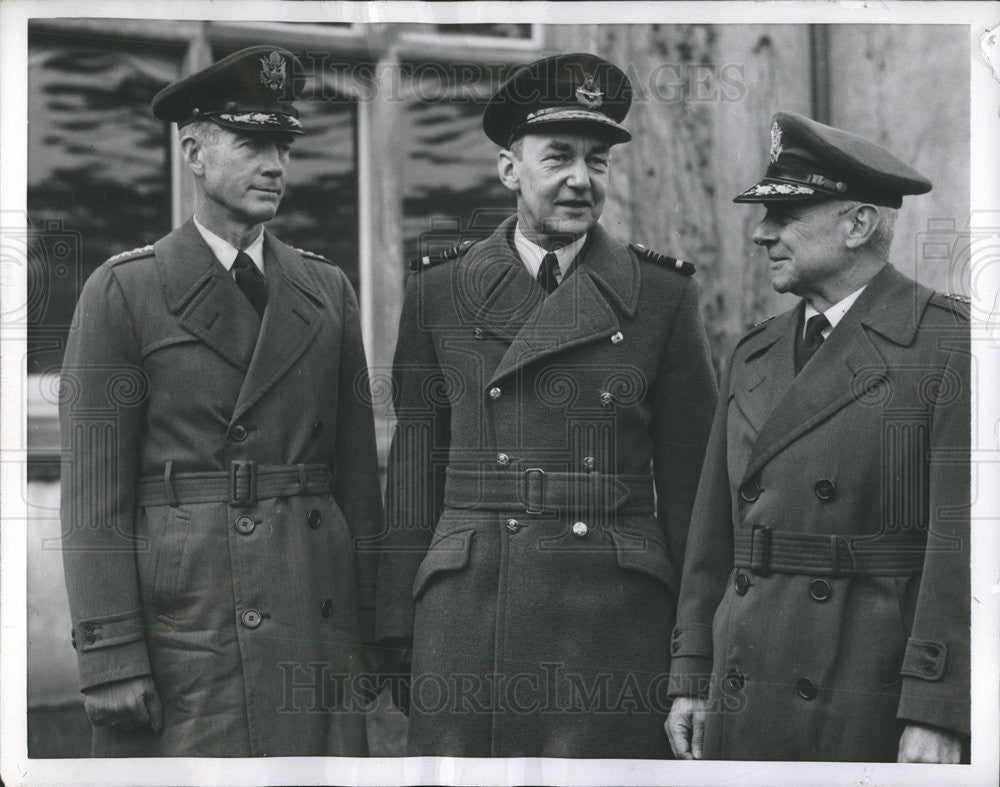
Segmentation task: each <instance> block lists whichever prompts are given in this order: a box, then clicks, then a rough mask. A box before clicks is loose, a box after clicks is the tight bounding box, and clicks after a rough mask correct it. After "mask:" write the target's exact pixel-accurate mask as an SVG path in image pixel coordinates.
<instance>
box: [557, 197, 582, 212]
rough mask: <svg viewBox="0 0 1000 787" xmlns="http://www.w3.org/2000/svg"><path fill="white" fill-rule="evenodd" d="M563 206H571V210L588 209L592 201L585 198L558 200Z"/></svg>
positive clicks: (560, 205)
mask: <svg viewBox="0 0 1000 787" xmlns="http://www.w3.org/2000/svg"><path fill="white" fill-rule="evenodd" d="M556 205H558V206H559V207H561V208H569V209H570V210H586V209H587V208H589V207H590V203H589V202H588V201H587V200H584V199H564V200H559V201H558V202H556Z"/></svg>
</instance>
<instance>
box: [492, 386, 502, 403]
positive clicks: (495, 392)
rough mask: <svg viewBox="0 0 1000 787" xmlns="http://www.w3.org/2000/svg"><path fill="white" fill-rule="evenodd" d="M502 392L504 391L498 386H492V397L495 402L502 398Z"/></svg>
mask: <svg viewBox="0 0 1000 787" xmlns="http://www.w3.org/2000/svg"><path fill="white" fill-rule="evenodd" d="M501 393H502V391H501V390H500V388H499V387H497V386H494V387H493V388H490V399H492V400H493V401H494V402H495V401H496V400H497V399H499V398H500V394H501Z"/></svg>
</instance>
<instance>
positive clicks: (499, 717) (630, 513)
mask: <svg viewBox="0 0 1000 787" xmlns="http://www.w3.org/2000/svg"><path fill="white" fill-rule="evenodd" d="M513 230H514V219H508V220H507V221H505V222H504V223H503V224H501V226H500V227H499V228H498V229H497V231H496V232H495V233H494V234H493V235H492V236H490V237H489V238H487V239H485V240H484V241H482V242H480V243H478V244H476V245H474V246H472V248H471V250H469V251H468V252H467V253H465V254H464V255H463V256H461V257H460V258H459V259H458V260H456V261H454V262H450V263H447V264H442V265H440V266H437V267H433V268H431V269H428V270H425V271H423V272H421V273H418V274H415V275H413V276H412V277H411V278H410V280H409V282H408V284H407V291H406V298H405V305H404V308H403V314H402V320H401V323H400V330H399V341H398V345H397V351H396V356H395V368H394V378H395V386H396V388H395V394H396V399H395V407H396V416H397V418H398V425H397V428H396V433H395V436H394V440H393V445H392V449H391V451H390V460H389V480H388V491H387V495H388V500H387V508H388V530H387V534H386V544H385V551H384V552H383V554H382V555H381V556H380V563H379V582H380V585H381V583H384V585H381V586H380V590H379V602H378V622H377V631H378V636H379V637H380V638H402V639H410V638H412V640H413V669H412V680H413V682H412V700H411V701H412V709H411V712H410V728H409V753H410V754H411V755H432V754H433V755H456V756H479V757H483V756H508V757H514V756H551V757H667V756H669V748H668V744H667V741H666V738H665V736H664V732H663V727H662V725H663V721H664V719H665V717H666V714H667V711H668V707H667V699H666V689H667V685H666V681H667V672H668V670H669V666H670V654H669V637H670V631H671V628H672V626H673V623H674V612H675V605H676V594H677V588H678V578H679V571H680V565H681V556H682V555H683V554H684V544H685V540H686V536H687V528H688V519H689V515H690V509H691V505H692V503H693V500H694V494H695V487H696V484H697V477H698V471H699V469H700V467H701V463H702V459H703V453H704V448H705V443H706V440H707V438H708V431H709V428H710V424H711V413H712V410H713V409H714V403H715V399H716V385H715V379H714V372H713V370H712V366H711V363H710V358H709V350H708V343H707V338H706V334H705V330H704V327H703V325H702V322H701V319H700V317H699V312H698V298H697V289H696V287H695V284H694V281H693V280H692V279H690V278H687V277H685V276H682V275H680V274H678V273H675V272H673V271H672V270H669V269H667V268H664V267H661V266H660V265H658V264H655V263H653V262H649V261H647V260H646V259H645V258H641V257H640V256H639V255H637V254H636V253H635V252H633V251H631V250H630V249H629V248H628V247H627V246H624V245H622V244H620V243H618V242H616V241H614V240H612V239H611V238H610V237H609V236H608V235H607V233H605V232H604V231H603V230H602V229H601V227H600V226H595V227H594V228H593V229H592V230H591V233H590V236H589V239H588V243H587V245H586V247H585V249H584V250H583V252H582V253H581V257H580V258H579V259H578V262H577V264H576V266H575V267H574V268H573V269H571V270H570V271H569V272H568V274H567V276H566V278H565V279H564V280H563V282H562V284H561V285H560V286H559V287H558V288H557V289H556V290H555V291H554V292H553V293H552V294H550V295H548V296H547V297H546V294H545V291H544V290H543V289H542V288H541V286H539V285H538V283H537V282H536V281H535V280H534V279H533V278H532V277H531V275H530V274H529V273H528V272H527V270H526V269H525V267H524V265H523V264H522V262H521V260H520V258H519V257H518V256H517V253H516V252H515V251H514V249H513V247H512V245H511V243H512V241H511V234H512V232H513ZM654 490H655V495H654ZM654 498H655V500H654Z"/></svg>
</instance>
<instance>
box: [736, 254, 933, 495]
mask: <svg viewBox="0 0 1000 787" xmlns="http://www.w3.org/2000/svg"><path fill="white" fill-rule="evenodd" d="M930 295H931V291H930V290H928V289H927V288H925V287H922V286H920V285H917V284H916V283H915V282H913V281H911V280H910V279H908V278H907V277H905V276H903V275H902V274H900V273H899V272H898V271H896V270H895V268H892V267H891V266H888V265H887V266H886V267H885V268H883V269H882V270H881V271H880V272H879V273H878V274H877V275H876V276H875V278H873V279H872V280H871V282H870V283H869V285H868V286H867V287H866V288H865V291H864V292H863V293H862V294H861V296H860V297H859V298H858V300H857V301H856V302H855V303H854V305H853V306H852V307H851V309H850V310H848V312H847V314H845V315H844V318H843V319H842V320H841V321H840V323H839V324H838V325H837V327H836V328H835V329H834V331H833V333H831V334H830V336H829V338H828V339H827V340H826V341H825V342H824V343H823V346H822V347H820V349H819V351H817V353H816V355H815V356H814V357H813V360H812V361H810V363H809V364H808V365H807V366H806V367H805V368H804V369H803V370H802V372H801V373H800V374H799V375H798V376H795V374H794V366H793V364H794V343H795V331H796V330H797V329H798V326H799V317H800V316H801V313H802V309H803V304H801V303H800V304H799V305H798V306H797V307H796V308H794V309H792V310H791V311H789V312H786V313H785V314H783V315H782V316H781V317H780V318H778V319H776V320H774V321H772V323H770V324H769V326H768V330H764V331H761V332H760V334H757V335H755V336H754V337H751V339H750V340H748V341H747V343H746V347H747V352H746V353H741V357H744V358H745V359H746V360H745V368H744V369H743V370H741V372H740V375H739V380H738V381H737V384H736V386H735V389H734V396H735V397H736V399H737V403H738V404H739V405H740V408H741V409H742V410H743V411H744V413H746V414H747V416H748V418H749V419H750V421H751V423H752V424H753V425H754V426H757V425H758V424H759V426H760V428H759V432H758V434H757V438H756V440H755V442H754V446H753V449H752V451H751V454H750V460H749V463H748V465H747V468H746V472H745V474H744V480H745V479H749V478H750V477H751V476H753V475H754V474H755V473H756V472H757V471H758V470H760V468H761V467H763V466H764V464H766V463H767V462H768V461H769V460H770V459H771V458H772V457H773V456H775V455H776V454H777V453H778V452H779V451H781V450H782V449H783V448H785V447H786V446H787V445H788V444H789V443H791V442H792V441H793V440H795V439H797V438H798V437H799V436H800V435H802V434H803V433H805V432H807V431H809V430H810V429H812V428H813V427H815V426H816V425H818V424H819V423H822V422H823V421H825V420H826V419H828V418H829V417H830V416H831V415H833V414H834V413H835V412H837V411H838V410H840V409H841V408H842V407H844V406H846V405H847V404H849V403H851V402H853V401H858V400H860V399H863V398H865V397H867V396H871V392H872V390H873V387H875V386H878V385H882V384H884V381H885V379H886V377H887V374H888V364H887V360H886V358H885V357H883V355H882V353H880V352H879V350H878V349H877V347H876V345H875V343H874V342H873V341H872V336H871V333H870V331H875V332H877V333H879V334H880V335H882V336H884V337H885V338H887V339H889V340H890V341H892V342H893V343H895V344H898V345H900V346H909V344H911V343H912V341H913V338H914V336H915V334H916V331H917V327H918V324H919V321H920V316H921V314H922V313H923V309H924V307H926V305H927V301H928V300H929V299H930Z"/></svg>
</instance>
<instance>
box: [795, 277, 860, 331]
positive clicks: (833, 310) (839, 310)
mask: <svg viewBox="0 0 1000 787" xmlns="http://www.w3.org/2000/svg"><path fill="white" fill-rule="evenodd" d="M867 286H868V285H867V284H866V285H865V286H864V287H862V288H861V289H860V290H855V291H854V292H852V293H851V294H850V295H848V296H847V297H846V298H844V299H843V300H842V301H837V302H836V303H835V304H833V306H831V307H830V308H829V309H827V310H826V311H825V312H823V314H824V315H825V316H826V319H827V321H828V322H829V323H830V327H829V328H824V329H823V338H824V339H825V338H826V337H827V336H829V335H830V334H831V333H832V332H833V329H834V328H836V327H837V323H838V322H840V321H841V319H843V317H844V315H845V314H847V310H848V309H850V308H851V307H852V306H853V305H854V302H855V301H856V300H857V299H858V296H859V295H860V294H861V293H862V292H864V291H865V287H867ZM817 314H819V312H818V311H816V309H814V308H813V307H812V306H811V305H810V304H809V302H808V301H806V313H805V317H804V318H803V319H802V326H803V327H802V335H803V336H805V324H806V323H807V322H809V318H810V317H815V316H816V315H817Z"/></svg>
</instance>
